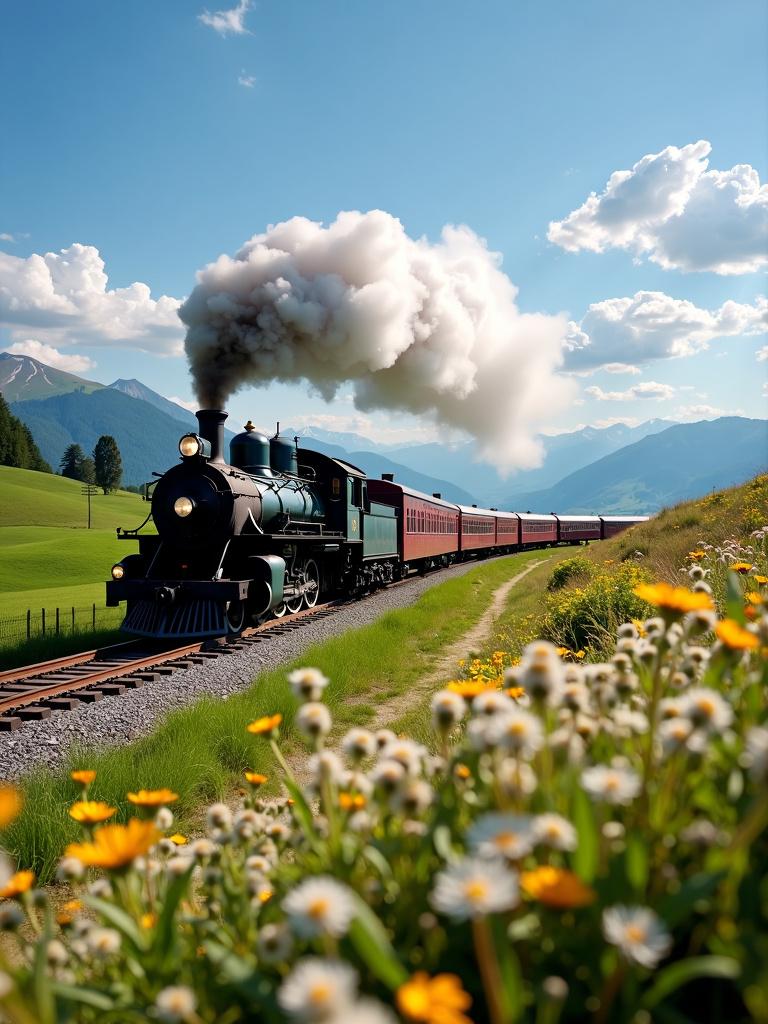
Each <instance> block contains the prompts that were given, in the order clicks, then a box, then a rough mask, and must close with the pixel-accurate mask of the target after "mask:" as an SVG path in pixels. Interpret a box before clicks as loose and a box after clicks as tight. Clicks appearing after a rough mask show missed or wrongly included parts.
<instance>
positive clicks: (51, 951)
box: [45, 939, 69, 967]
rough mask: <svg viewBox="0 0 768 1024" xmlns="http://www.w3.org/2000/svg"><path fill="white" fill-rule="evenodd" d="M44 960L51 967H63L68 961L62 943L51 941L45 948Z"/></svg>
mask: <svg viewBox="0 0 768 1024" xmlns="http://www.w3.org/2000/svg"><path fill="white" fill-rule="evenodd" d="M45 958H46V960H47V961H48V963H49V964H50V965H51V967H63V966H64V964H65V963H66V962H67V960H68V959H69V954H68V953H67V950H66V947H65V945H64V943H63V942H60V941H59V940H58V939H51V941H50V942H49V943H48V945H47V946H46V947H45Z"/></svg>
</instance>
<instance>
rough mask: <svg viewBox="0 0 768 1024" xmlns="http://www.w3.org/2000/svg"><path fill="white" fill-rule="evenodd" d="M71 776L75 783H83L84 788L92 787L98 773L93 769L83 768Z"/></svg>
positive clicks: (71, 773) (70, 774)
mask: <svg viewBox="0 0 768 1024" xmlns="http://www.w3.org/2000/svg"><path fill="white" fill-rule="evenodd" d="M69 776H70V778H71V779H73V780H74V781H75V782H80V783H82V785H83V786H90V784H91V783H92V782H93V780H94V779H95V778H96V772H95V771H93V769H92V768H81V769H80V770H79V771H76V772H70V773H69Z"/></svg>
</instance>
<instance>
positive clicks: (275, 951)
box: [256, 922, 293, 964]
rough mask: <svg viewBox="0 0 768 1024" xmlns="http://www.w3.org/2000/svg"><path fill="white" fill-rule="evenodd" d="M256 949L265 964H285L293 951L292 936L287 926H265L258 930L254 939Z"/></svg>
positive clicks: (281, 923)
mask: <svg viewBox="0 0 768 1024" xmlns="http://www.w3.org/2000/svg"><path fill="white" fill-rule="evenodd" d="M256 948H257V949H258V951H259V956H260V957H261V959H262V960H264V961H265V962H266V963H269V964H274V963H285V961H286V960H287V959H288V957H289V956H290V955H291V951H292V949H293V936H292V935H291V932H290V929H289V928H288V926H287V925H286V924H285V923H283V922H280V923H279V924H265V925H264V927H263V928H260V929H259V934H258V936H257V938H256Z"/></svg>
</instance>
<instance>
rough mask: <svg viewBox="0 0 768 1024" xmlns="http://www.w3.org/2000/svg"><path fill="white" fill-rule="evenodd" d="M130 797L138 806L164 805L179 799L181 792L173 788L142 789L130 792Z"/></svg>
mask: <svg viewBox="0 0 768 1024" xmlns="http://www.w3.org/2000/svg"><path fill="white" fill-rule="evenodd" d="M128 799H129V800H130V801H131V803H132V804H136V806H137V807H162V806H163V804H172V803H173V802H174V800H178V799H179V794H178V793H174V792H173V790H172V789H140V790H139V792H138V793H129V794H128Z"/></svg>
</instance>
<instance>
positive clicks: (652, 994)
mask: <svg viewBox="0 0 768 1024" xmlns="http://www.w3.org/2000/svg"><path fill="white" fill-rule="evenodd" d="M740 973H741V967H740V965H739V962H738V960H734V959H733V958H732V957H729V956H695V957H691V959H690V960H680V961H679V962H678V963H676V964H670V965H669V967H665V968H663V970H661V971H659V973H658V974H657V975H656V982H655V984H654V985H653V987H652V988H651V990H650V991H649V992H648V993H647V994H646V996H645V998H644V999H643V1006H644V1007H645V1009H647V1010H650V1009H651V1008H652V1007H654V1006H656V1005H657V1003H660V1002H661V1001H662V1000H663V999H666V997H667V996H668V995H670V994H671V993H672V992H674V991H675V990H676V989H678V988H680V987H681V985H686V984H687V983H688V982H689V981H694V980H695V979H696V978H728V979H730V980H733V979H734V978H738V976H739V974H740Z"/></svg>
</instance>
